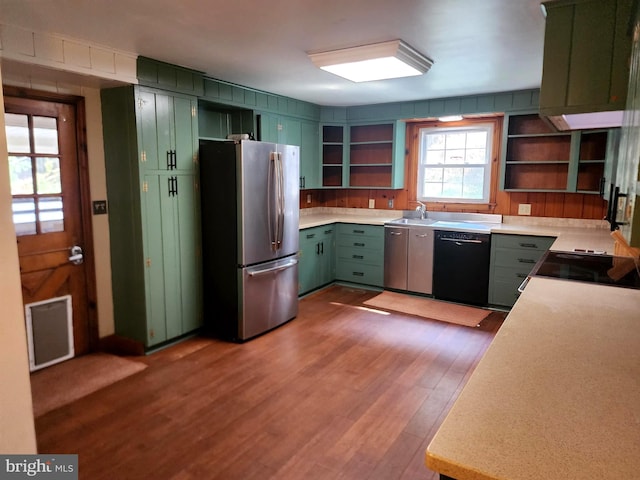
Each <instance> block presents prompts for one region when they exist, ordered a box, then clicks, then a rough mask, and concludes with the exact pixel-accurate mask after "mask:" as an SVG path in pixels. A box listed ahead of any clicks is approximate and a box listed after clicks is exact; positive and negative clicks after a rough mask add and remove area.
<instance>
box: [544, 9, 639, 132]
mask: <svg viewBox="0 0 640 480" xmlns="http://www.w3.org/2000/svg"><path fill="white" fill-rule="evenodd" d="M632 3H633V2H632V0H560V1H557V0H556V1H553V2H543V5H544V8H545V10H546V14H547V18H546V27H545V37H544V53H543V69H542V83H541V87H540V113H541V114H542V115H545V116H549V117H550V119H551V120H552V121H553V122H554V123H556V120H557V121H558V122H562V119H561V115H562V114H572V113H589V112H599V111H611V110H624V108H625V100H626V96H627V82H628V79H629V57H630V53H631V38H630V36H629V34H628V26H629V19H630V18H631V5H632ZM557 126H558V127H559V128H561V129H564V128H563V126H562V125H561V124H560V125H557Z"/></svg>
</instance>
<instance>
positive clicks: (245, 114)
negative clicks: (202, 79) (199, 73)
mask: <svg viewBox="0 0 640 480" xmlns="http://www.w3.org/2000/svg"><path fill="white" fill-rule="evenodd" d="M255 131H256V125H255V115H254V112H253V110H248V109H244V108H234V107H228V106H225V105H220V104H216V103H213V102H208V101H206V100H201V99H200V100H198V135H199V138H201V139H205V140H224V139H226V138H227V136H228V135H230V134H236V133H246V134H254V132H255Z"/></svg>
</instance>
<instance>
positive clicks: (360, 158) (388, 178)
mask: <svg viewBox="0 0 640 480" xmlns="http://www.w3.org/2000/svg"><path fill="white" fill-rule="evenodd" d="M321 131H322V134H321V139H322V153H321V156H322V186H323V187H348V188H385V189H398V188H403V187H404V159H405V132H406V127H405V123H404V122H402V121H393V122H386V123H384V122H383V123H380V122H376V123H359V124H355V123H354V124H324V125H322V129H321Z"/></svg>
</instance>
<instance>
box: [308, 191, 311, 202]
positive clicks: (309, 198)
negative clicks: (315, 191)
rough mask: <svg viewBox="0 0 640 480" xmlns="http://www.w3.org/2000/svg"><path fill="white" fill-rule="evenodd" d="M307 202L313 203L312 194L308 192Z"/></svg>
mask: <svg viewBox="0 0 640 480" xmlns="http://www.w3.org/2000/svg"><path fill="white" fill-rule="evenodd" d="M307 203H311V194H310V193H307Z"/></svg>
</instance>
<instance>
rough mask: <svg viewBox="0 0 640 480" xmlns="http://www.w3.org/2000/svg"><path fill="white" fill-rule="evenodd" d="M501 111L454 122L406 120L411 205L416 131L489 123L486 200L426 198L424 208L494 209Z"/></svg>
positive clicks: (414, 190)
mask: <svg viewBox="0 0 640 480" xmlns="http://www.w3.org/2000/svg"><path fill="white" fill-rule="evenodd" d="M503 121H504V113H501V112H498V113H489V114H482V115H474V116H471V117H466V118H464V119H463V120H460V121H457V122H441V121H438V120H437V119H435V118H433V119H421V120H413V121H407V157H406V158H407V162H406V170H405V173H406V184H405V186H406V191H407V198H408V202H409V205H408V206H409V207H411V204H412V203H414V204H415V202H416V200H417V199H418V195H417V193H418V168H419V161H420V159H419V149H420V130H421V129H423V128H452V127H469V126H473V125H477V124H483V123H484V124H489V123H490V124H492V125H493V138H492V142H491V145H492V149H491V162H490V163H491V167H490V171H491V178H490V180H489V185H490V186H489V200H488V202H485V203H483V202H466V201H465V202H451V201H442V200H438V201H427V202H423V203H426V204H427V207H428V209H430V210H433V211H442V210H448V211H468V212H479V213H492V212H493V211H494V210H495V208H496V197H497V195H498V184H499V175H500V171H499V170H500V167H499V165H500V164H499V158H500V152H501V150H502V129H503Z"/></svg>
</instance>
